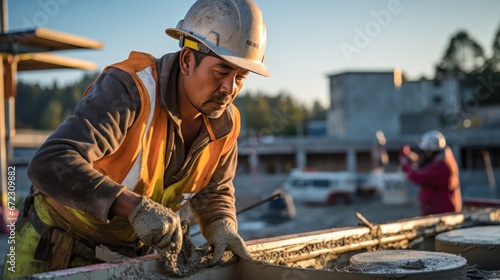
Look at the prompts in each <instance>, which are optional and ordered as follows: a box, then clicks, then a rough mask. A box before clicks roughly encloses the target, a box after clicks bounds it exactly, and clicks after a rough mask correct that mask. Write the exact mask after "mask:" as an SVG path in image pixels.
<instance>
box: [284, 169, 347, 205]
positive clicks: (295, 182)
mask: <svg viewBox="0 0 500 280" xmlns="http://www.w3.org/2000/svg"><path fill="white" fill-rule="evenodd" d="M283 188H284V189H285V190H287V191H288V192H290V194H291V195H292V196H293V198H294V200H296V201H301V202H308V203H328V204H333V203H336V202H345V203H350V202H351V201H352V196H353V195H354V193H355V191H356V173H355V172H348V171H338V172H324V171H304V170H293V171H292V172H291V173H290V176H289V177H288V178H287V180H286V181H285V182H284V183H283Z"/></svg>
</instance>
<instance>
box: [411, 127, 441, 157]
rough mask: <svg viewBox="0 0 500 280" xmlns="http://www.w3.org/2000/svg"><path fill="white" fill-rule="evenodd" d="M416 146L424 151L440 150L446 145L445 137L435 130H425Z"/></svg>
mask: <svg viewBox="0 0 500 280" xmlns="http://www.w3.org/2000/svg"><path fill="white" fill-rule="evenodd" d="M418 147H419V148H420V149H421V150H424V151H434V152H437V151H441V150H443V149H444V148H445V147H446V139H445V137H444V135H443V134H442V133H441V132H439V131H437V130H431V131H427V132H426V133H424V134H423V135H422V139H421V140H420V143H418Z"/></svg>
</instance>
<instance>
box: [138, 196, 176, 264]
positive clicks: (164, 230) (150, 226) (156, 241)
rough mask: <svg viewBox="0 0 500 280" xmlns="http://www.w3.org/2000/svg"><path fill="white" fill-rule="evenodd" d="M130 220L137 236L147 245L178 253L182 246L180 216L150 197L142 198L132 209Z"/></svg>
mask: <svg viewBox="0 0 500 280" xmlns="http://www.w3.org/2000/svg"><path fill="white" fill-rule="evenodd" d="M128 220H129V222H130V224H131V225H132V227H133V228H134V230H135V232H136V233H137V236H139V238H140V239H141V240H142V242H144V243H145V244H146V245H149V246H153V247H154V248H155V249H156V250H158V252H160V253H161V254H163V253H165V252H166V251H169V252H170V253H173V254H178V253H179V252H180V250H181V247H182V228H181V223H180V219H179V216H177V215H176V214H175V213H174V212H173V211H172V210H170V209H168V208H167V207H165V206H163V205H161V204H159V203H157V202H154V201H153V200H151V199H150V198H147V197H142V200H141V201H140V202H139V204H137V206H136V207H135V208H134V210H132V213H131V214H130V216H129V217H128Z"/></svg>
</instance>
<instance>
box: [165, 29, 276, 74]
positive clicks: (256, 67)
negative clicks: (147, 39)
mask: <svg viewBox="0 0 500 280" xmlns="http://www.w3.org/2000/svg"><path fill="white" fill-rule="evenodd" d="M165 33H167V35H168V36H170V37H172V38H174V39H176V40H179V38H180V37H181V36H182V35H184V36H188V37H191V38H193V39H195V40H197V41H199V39H198V38H197V37H196V36H194V35H193V34H189V33H187V32H185V31H184V30H181V29H177V28H167V29H166V30H165ZM204 45H205V46H207V47H208V48H209V49H210V50H211V51H212V52H214V53H215V54H216V55H218V56H219V57H220V58H222V59H223V60H225V61H227V62H229V63H231V64H234V65H236V66H238V67H240V68H243V69H245V70H248V71H250V72H253V73H255V74H258V75H261V76H264V77H269V71H268V70H267V67H266V66H265V65H264V63H262V62H260V61H252V60H249V59H246V58H241V57H238V56H237V55H235V54H234V53H231V52H229V51H228V50H226V49H224V48H219V47H217V46H216V45H212V44H210V43H206V44H204Z"/></svg>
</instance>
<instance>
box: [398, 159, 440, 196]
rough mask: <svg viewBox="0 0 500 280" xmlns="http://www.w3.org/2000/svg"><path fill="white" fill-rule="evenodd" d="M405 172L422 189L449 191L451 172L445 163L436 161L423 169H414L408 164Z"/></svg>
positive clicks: (404, 169) (404, 168)
mask: <svg viewBox="0 0 500 280" xmlns="http://www.w3.org/2000/svg"><path fill="white" fill-rule="evenodd" d="M403 171H404V172H405V173H406V174H407V176H408V179H409V180H410V181H412V182H414V183H415V184H417V185H419V186H420V187H422V188H434V189H448V185H449V178H450V170H449V169H448V167H447V166H446V164H445V163H444V162H443V161H434V162H432V163H430V164H428V165H426V166H425V167H424V168H422V169H413V168H412V167H411V165H410V164H408V163H406V164H404V165H403Z"/></svg>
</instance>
